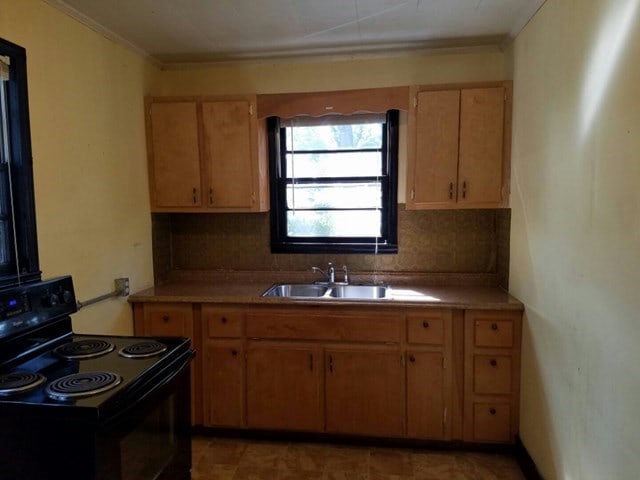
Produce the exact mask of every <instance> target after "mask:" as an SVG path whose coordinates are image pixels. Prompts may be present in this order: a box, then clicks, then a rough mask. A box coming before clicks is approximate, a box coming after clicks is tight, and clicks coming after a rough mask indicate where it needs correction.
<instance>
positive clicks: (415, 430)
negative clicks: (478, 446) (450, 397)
mask: <svg viewBox="0 0 640 480" xmlns="http://www.w3.org/2000/svg"><path fill="white" fill-rule="evenodd" d="M443 360H444V359H443V355H442V353H441V352H416V351H409V352H407V433H408V435H409V436H410V437H423V438H434V439H443V438H444V433H445V430H444V425H445V391H444V388H445V382H444V368H443V365H444V364H443Z"/></svg>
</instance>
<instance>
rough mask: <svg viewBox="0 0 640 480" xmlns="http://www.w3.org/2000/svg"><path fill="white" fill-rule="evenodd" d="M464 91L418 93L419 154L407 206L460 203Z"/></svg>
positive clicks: (413, 165)
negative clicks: (461, 105)
mask: <svg viewBox="0 0 640 480" xmlns="http://www.w3.org/2000/svg"><path fill="white" fill-rule="evenodd" d="M459 113H460V91H459V90H441V91H424V92H419V93H418V94H417V107H416V135H415V138H416V153H415V155H414V156H413V159H412V161H411V162H410V165H409V167H408V174H409V179H408V183H407V184H408V185H409V188H410V189H411V192H410V194H409V198H407V208H409V209H412V208H424V207H425V206H430V207H437V206H446V205H450V204H455V203H456V188H457V183H458V182H457V179H458V127H459Z"/></svg>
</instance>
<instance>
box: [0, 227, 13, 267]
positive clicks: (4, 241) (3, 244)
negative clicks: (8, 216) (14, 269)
mask: <svg viewBox="0 0 640 480" xmlns="http://www.w3.org/2000/svg"><path fill="white" fill-rule="evenodd" d="M11 244H12V242H11V232H10V231H9V222H8V221H6V220H0V265H8V264H10V263H11V260H12V255H11V251H12V246H11Z"/></svg>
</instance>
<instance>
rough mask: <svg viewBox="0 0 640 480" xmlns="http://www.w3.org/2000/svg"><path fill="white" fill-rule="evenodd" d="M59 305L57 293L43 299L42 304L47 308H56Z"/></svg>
mask: <svg viewBox="0 0 640 480" xmlns="http://www.w3.org/2000/svg"><path fill="white" fill-rule="evenodd" d="M58 303H60V298H59V297H58V295H56V294H55V293H52V294H50V295H47V296H46V297H44V298H43V299H42V304H43V305H44V306H45V307H55V306H56V305H58Z"/></svg>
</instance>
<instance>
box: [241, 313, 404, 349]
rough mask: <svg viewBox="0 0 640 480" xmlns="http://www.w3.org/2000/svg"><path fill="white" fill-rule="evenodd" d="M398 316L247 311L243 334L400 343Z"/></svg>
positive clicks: (298, 338)
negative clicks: (245, 330)
mask: <svg viewBox="0 0 640 480" xmlns="http://www.w3.org/2000/svg"><path fill="white" fill-rule="evenodd" d="M401 322H402V315H393V314H377V313H376V314H373V313H372V314H370V315H367V314H362V315H360V314H356V315H349V314H343V315H340V314H331V313H327V314H326V315H318V314H310V312H308V311H302V310H301V311H300V312H249V313H247V337H255V338H273V339H293V340H336V341H341V340H349V341H361V342H393V343H398V342H400V337H401V331H402V324H401Z"/></svg>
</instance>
